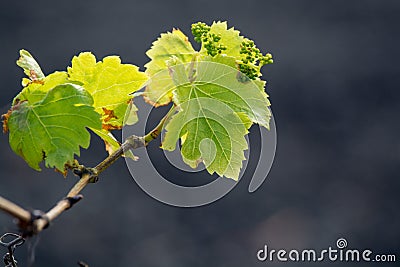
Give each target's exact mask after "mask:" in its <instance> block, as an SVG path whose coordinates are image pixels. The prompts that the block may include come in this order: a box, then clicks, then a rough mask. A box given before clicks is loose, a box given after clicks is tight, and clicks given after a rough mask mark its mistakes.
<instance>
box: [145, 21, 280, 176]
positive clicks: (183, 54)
mask: <svg viewBox="0 0 400 267" xmlns="http://www.w3.org/2000/svg"><path fill="white" fill-rule="evenodd" d="M192 34H193V36H194V40H195V41H196V42H199V43H201V47H200V51H198V52H196V51H195V50H194V49H193V47H192V45H191V44H190V43H189V41H188V38H187V37H186V36H185V35H184V34H183V33H182V32H181V31H177V30H174V31H172V33H169V32H168V33H166V34H162V35H161V37H160V38H159V39H158V40H157V41H155V42H154V43H153V46H152V48H151V49H150V50H149V51H148V52H147V55H148V56H149V58H150V61H149V62H148V63H147V64H146V65H145V66H146V73H147V74H149V76H150V80H149V82H148V84H147V85H146V90H145V92H144V98H145V100H146V101H147V102H150V103H151V104H153V105H154V106H160V105H165V104H168V103H170V102H171V101H173V103H174V104H175V106H176V107H177V113H176V114H175V115H174V116H173V117H172V118H171V119H170V120H169V121H167V123H166V134H165V136H164V140H163V143H162V148H163V149H166V150H174V149H175V148H176V143H177V141H178V140H180V141H181V145H182V149H181V153H182V157H183V160H184V161H185V162H186V163H187V164H189V165H190V166H191V167H196V166H197V164H198V163H199V162H203V163H204V164H205V166H206V169H207V170H208V172H209V173H214V172H216V173H217V174H218V175H220V176H225V177H229V178H233V179H235V180H237V179H238V176H239V172H240V169H241V166H242V161H243V160H244V150H245V149H247V143H246V141H245V135H246V134H247V130H248V129H249V128H250V127H251V125H252V124H253V123H257V124H260V125H262V126H264V127H266V128H269V121H270V117H271V114H270V111H269V109H268V107H269V106H270V102H269V100H268V95H267V94H266V93H265V92H264V87H265V84H266V83H265V81H263V80H261V79H260V78H259V77H260V76H261V72H260V69H261V67H262V66H263V65H265V64H269V63H272V56H271V55H270V54H266V55H263V54H262V53H261V52H260V50H259V49H258V48H257V47H256V46H255V44H254V42H253V41H251V40H249V39H247V38H245V37H243V36H241V35H240V32H239V31H237V30H235V29H234V28H228V25H227V23H226V22H214V23H213V24H212V25H211V26H208V25H206V24H205V23H202V22H198V23H195V24H193V25H192Z"/></svg>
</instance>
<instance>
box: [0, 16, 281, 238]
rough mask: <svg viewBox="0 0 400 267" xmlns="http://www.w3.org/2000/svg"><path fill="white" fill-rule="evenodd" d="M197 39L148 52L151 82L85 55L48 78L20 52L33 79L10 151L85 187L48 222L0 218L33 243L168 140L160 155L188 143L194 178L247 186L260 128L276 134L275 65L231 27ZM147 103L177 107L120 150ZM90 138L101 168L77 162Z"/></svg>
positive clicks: (26, 81) (46, 215) (201, 27)
mask: <svg viewBox="0 0 400 267" xmlns="http://www.w3.org/2000/svg"><path fill="white" fill-rule="evenodd" d="M191 32H192V35H193V37H194V38H193V39H194V41H195V42H198V43H200V49H199V50H198V51H196V50H195V49H194V48H193V46H192V44H191V42H190V41H189V38H188V37H187V36H186V35H185V34H184V33H183V32H182V31H180V30H179V29H173V30H172V31H171V32H167V33H163V34H161V35H160V37H159V38H158V39H157V40H156V41H154V42H153V44H152V46H151V48H150V49H149V50H148V51H147V52H146V55H147V56H148V57H149V58H150V61H149V62H148V63H147V64H146V65H145V66H144V67H145V69H146V70H145V71H144V72H142V71H140V70H139V67H137V66H135V65H131V64H123V63H121V59H120V58H119V57H118V56H107V57H105V58H103V59H102V60H99V61H98V60H97V59H96V57H95V56H94V55H93V54H92V53H90V52H82V53H80V54H79V55H78V56H75V57H73V59H72V61H71V66H69V67H67V69H66V71H55V72H53V73H51V74H48V75H45V74H44V73H43V72H42V70H41V67H40V66H39V64H38V62H37V61H36V60H35V59H34V58H33V56H32V55H31V54H30V53H29V52H28V51H26V50H21V51H20V58H19V59H18V60H17V65H18V66H19V67H21V68H22V69H23V70H24V73H25V74H26V75H27V78H23V79H22V87H23V88H22V90H21V91H20V92H19V93H18V94H17V96H16V97H15V98H14V100H13V101H12V105H11V108H10V110H9V111H8V113H7V114H4V115H3V116H2V118H3V131H4V133H9V143H10V146H11V148H12V150H13V151H14V152H15V153H16V154H17V155H19V156H21V157H22V158H23V159H24V160H25V162H26V163H27V164H28V165H29V166H30V167H31V168H33V169H35V170H37V171H40V170H41V167H40V164H41V163H43V165H44V167H47V168H54V169H55V170H57V171H58V172H60V173H63V174H64V176H65V175H66V174H67V172H68V171H69V170H72V172H73V173H74V174H76V175H78V176H79V177H80V179H79V180H78V181H77V182H76V184H75V185H74V186H73V188H72V189H71V190H70V191H69V192H68V193H67V195H66V196H65V197H64V198H63V199H61V200H60V201H59V202H57V203H56V204H55V205H54V206H53V208H51V209H50V210H49V211H47V212H42V211H39V210H34V211H28V210H26V209H24V208H22V207H20V206H18V205H17V204H15V203H13V202H11V201H9V200H7V199H5V198H3V197H0V209H1V210H3V211H5V212H6V213H8V214H10V215H12V216H13V217H15V218H17V219H18V222H19V223H18V225H19V227H20V229H21V231H22V233H23V235H24V236H30V235H34V234H38V233H40V232H41V231H42V230H43V229H45V228H46V227H47V226H48V225H49V224H50V223H51V222H52V221H53V220H54V219H56V218H57V217H58V216H60V215H61V214H62V213H63V212H64V211H66V210H68V209H69V208H71V207H72V206H73V205H74V204H75V203H76V202H78V201H80V200H81V199H82V195H80V193H81V191H82V190H83V189H84V188H85V187H86V186H87V185H88V184H90V183H95V182H97V180H98V176H99V175H100V174H101V173H102V172H103V171H104V170H106V169H107V168H108V167H110V166H111V165H112V164H113V163H114V162H115V161H116V160H118V159H119V158H120V157H122V156H124V157H126V158H131V159H133V160H136V159H137V157H136V156H135V155H134V154H133V153H132V150H134V149H136V148H140V147H145V146H147V144H148V143H149V142H151V141H152V140H154V139H156V138H157V137H158V136H159V135H160V133H161V132H162V131H164V135H163V138H161V139H162V140H161V146H160V148H161V149H164V150H168V151H173V150H175V149H177V147H178V145H177V144H178V143H180V154H181V156H182V160H183V161H184V162H185V163H186V164H187V165H189V166H190V167H191V168H196V167H197V166H198V164H200V163H202V164H204V166H205V169H206V170H207V172H208V173H209V174H214V173H215V174H217V175H218V176H220V177H225V178H229V179H233V180H235V181H238V179H239V173H240V170H241V169H242V166H243V161H244V160H245V154H244V151H245V150H246V149H248V144H247V142H246V135H247V134H248V133H249V131H250V128H251V126H252V125H253V124H259V125H260V126H263V127H265V128H266V129H269V123H270V119H271V112H270V110H269V106H270V102H269V99H268V95H267V94H266V93H265V86H266V82H265V81H264V80H262V79H261V78H260V77H261V76H262V74H261V67H262V66H264V65H267V64H271V63H273V59H272V55H271V54H270V53H266V54H263V53H261V51H260V50H259V49H258V48H257V47H256V45H255V43H254V42H253V41H252V40H250V39H248V38H246V37H243V36H241V35H240V32H239V31H237V30H236V29H234V28H233V27H232V28H228V26H227V23H226V22H220V21H218V22H214V23H212V25H207V24H205V23H202V22H198V23H194V24H192V27H191ZM141 89H144V91H143V92H138V91H139V90H141ZM139 96H143V98H144V100H145V101H146V102H147V103H149V104H150V105H152V106H153V107H154V108H157V107H159V106H165V105H169V104H171V103H172V108H171V109H170V111H169V112H168V113H167V114H166V115H165V116H164V117H163V119H161V121H160V122H159V124H158V125H157V126H156V127H155V128H154V129H153V130H151V131H150V132H148V133H147V134H145V135H143V136H136V135H132V136H129V137H127V138H126V139H125V140H124V142H123V143H122V144H121V143H120V142H119V141H118V140H117V139H116V138H115V137H114V135H113V134H112V131H114V130H121V129H122V128H123V127H125V126H129V125H134V124H135V123H136V122H137V121H138V116H137V114H136V111H137V110H138V109H137V107H136V106H135V104H134V100H135V98H136V97H139ZM90 132H92V133H94V134H96V135H98V136H99V137H100V138H101V139H102V140H103V141H104V143H105V147H106V150H107V152H108V157H107V158H105V159H104V160H103V161H102V162H100V163H99V164H98V165H97V166H95V167H86V166H84V165H80V164H79V162H78V160H77V159H76V157H79V155H80V150H81V149H82V148H83V149H87V148H88V147H89V145H90V138H91V134H90ZM139 160H140V159H139Z"/></svg>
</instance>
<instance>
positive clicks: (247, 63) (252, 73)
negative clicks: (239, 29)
mask: <svg viewBox="0 0 400 267" xmlns="http://www.w3.org/2000/svg"><path fill="white" fill-rule="evenodd" d="M240 54H241V55H242V58H241V59H240V60H237V61H236V62H237V63H238V66H239V70H240V71H241V72H242V73H244V74H246V76H247V77H249V78H250V79H252V80H254V79H256V78H258V77H260V76H261V72H260V70H261V67H262V66H264V65H266V64H272V63H273V62H274V60H273V59H272V55H271V54H270V53H267V54H265V55H263V54H262V53H261V52H260V49H258V48H257V47H256V45H255V44H254V41H252V40H249V39H247V38H245V39H244V40H243V42H242V43H241V45H240Z"/></svg>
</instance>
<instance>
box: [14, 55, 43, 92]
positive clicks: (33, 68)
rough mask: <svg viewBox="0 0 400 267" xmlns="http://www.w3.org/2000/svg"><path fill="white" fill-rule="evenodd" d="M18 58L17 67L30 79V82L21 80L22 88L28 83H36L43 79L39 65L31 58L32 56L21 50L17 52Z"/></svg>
mask: <svg viewBox="0 0 400 267" xmlns="http://www.w3.org/2000/svg"><path fill="white" fill-rule="evenodd" d="M19 54H20V57H19V59H18V60H17V65H18V66H20V67H21V68H22V69H23V70H24V73H25V74H26V76H28V77H29V78H30V80H27V79H26V80H23V81H22V84H23V86H25V85H27V84H28V83H30V82H38V81H40V80H41V79H43V78H44V74H43V72H42V69H41V68H40V66H39V64H38V63H37V62H36V60H35V59H34V58H33V56H32V55H31V54H30V53H29V52H28V51H26V50H24V49H21V50H20V51H19Z"/></svg>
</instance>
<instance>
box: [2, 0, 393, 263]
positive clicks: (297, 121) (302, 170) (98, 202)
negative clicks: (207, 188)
mask: <svg viewBox="0 0 400 267" xmlns="http://www.w3.org/2000/svg"><path fill="white" fill-rule="evenodd" d="M399 13H400V3H399V1H396V0H385V1H378V0H375V1H366V0H364V1H355V0H353V1H342V0H335V1H309V0H307V1H305V0H302V1H287V0H283V1H253V0H247V1H240V2H237V1H226V2H223V1H219V0H215V1H207V2H206V1H202V0H198V1H153V0H148V1H143V2H137V1H136V2H135V1H128V0H126V1H104V0H97V1H57V2H56V1H2V2H1V4H0V36H1V37H0V38H1V41H0V58H1V60H0V75H1V90H0V107H2V110H1V111H2V113H4V112H6V111H7V109H8V108H9V103H10V102H11V100H12V98H13V97H14V96H15V95H16V94H17V93H18V91H19V90H20V88H21V87H20V79H21V78H22V76H23V73H22V71H21V70H20V69H19V68H17V67H16V66H15V60H16V59H17V57H18V54H17V53H18V50H19V49H21V48H26V49H28V50H29V51H31V52H32V53H33V54H34V56H35V57H36V58H37V59H38V60H39V62H40V64H41V65H42V68H43V70H44V72H45V73H50V72H52V71H54V70H63V69H65V67H66V66H68V65H69V64H70V60H71V58H72V56H73V55H75V54H77V53H79V52H80V51H87V50H90V51H92V52H94V53H95V54H96V55H97V56H98V58H102V57H104V56H106V55H110V54H118V55H120V56H121V57H122V59H123V61H124V62H129V63H134V64H136V65H138V66H143V65H144V64H145V63H146V62H147V61H148V59H147V58H146V56H145V54H144V52H145V51H146V50H147V49H148V48H149V47H150V44H151V42H152V41H154V40H155V39H156V38H157V36H158V35H159V33H161V32H165V31H167V30H170V29H171V28H172V27H179V28H181V29H182V30H183V31H184V32H186V33H189V31H190V24H191V23H193V22H196V21H199V20H201V21H205V22H207V23H210V22H212V21H213V20H228V21H229V24H230V25H232V26H235V27H236V28H238V29H239V30H241V31H242V33H243V34H244V35H246V36H248V37H250V38H252V39H254V40H255V41H256V43H257V45H258V46H259V47H260V48H261V49H262V50H263V51H271V52H272V53H273V55H274V58H275V62H276V63H275V64H273V65H271V66H267V67H265V68H264V78H265V79H267V80H268V82H269V84H268V87H267V91H268V93H269V94H270V96H271V101H272V105H273V106H272V107H273V112H274V115H275V119H276V123H277V127H278V147H277V153H276V159H275V162H274V165H273V168H272V170H271V173H270V175H269V177H268V179H267V181H266V182H265V183H264V184H263V185H262V187H261V188H260V189H259V190H258V191H256V192H255V193H253V194H248V193H247V186H248V182H249V179H250V176H251V166H252V165H251V164H250V167H249V172H248V174H247V175H246V176H245V177H244V180H243V181H242V182H241V183H240V184H239V185H238V186H237V187H236V188H235V189H234V190H233V191H232V192H231V193H230V194H228V195H227V196H226V197H224V198H223V199H222V200H220V201H218V202H216V203H213V204H212V205H208V206H205V207H201V208H194V209H183V208H174V207H170V206H167V205H164V204H161V203H159V202H157V201H155V200H153V199H152V198H150V197H149V196H147V195H146V194H145V193H144V192H142V191H141V190H140V188H138V186H137V185H136V184H135V183H134V181H133V179H132V178H131V176H130V175H129V172H128V170H127V168H126V166H125V163H124V161H120V162H118V163H117V164H115V166H113V167H112V168H110V169H109V170H107V171H106V172H105V173H104V175H102V176H101V180H100V182H99V183H98V184H96V185H91V186H89V187H88V188H87V189H85V191H84V192H83V194H84V195H85V199H84V200H83V201H82V202H80V203H79V204H77V206H76V207H74V208H73V209H72V210H70V211H68V212H67V213H65V214H63V215H62V217H61V218H59V219H58V220H56V221H55V222H54V224H53V225H52V227H50V228H49V229H48V230H46V231H45V232H43V233H42V234H41V235H40V240H39V242H38V246H37V247H36V250H35V255H36V261H35V264H34V266H76V263H75V262H76V261H77V260H85V261H87V262H88V263H89V264H90V266H175V267H177V266H192V267H195V266H230V267H232V266H267V265H268V266H275V264H276V265H279V266H308V265H313V264H310V263H301V264H299V263H297V264H290V263H282V264H277V263H276V262H275V263H259V262H257V260H256V257H255V253H256V251H257V250H258V249H259V248H261V247H262V246H263V245H264V244H268V245H269V246H270V247H273V248H285V249H287V250H290V249H292V248H298V249H304V248H315V249H323V248H327V247H328V246H334V245H335V242H336V240H337V239H338V238H339V237H345V238H346V239H347V240H348V242H349V246H350V247H352V248H360V249H365V248H370V249H372V250H373V251H374V252H375V253H397V257H400V254H399V247H400V243H399V242H400V241H399V240H400V231H399V225H400V224H399V222H400V218H399V213H398V203H399V194H398V189H399V185H400V182H399V174H398V173H399V172H398V166H399V152H400V142H399V141H398V138H397V136H398V133H399V124H398V121H399V120H398V116H399V114H400V105H399V104H398V103H399V96H400V93H399V88H398V85H399V84H400V75H399V67H398V66H399V59H400V58H399V47H400V39H399V30H398V25H399V23H400V19H399ZM162 113H163V111H160V114H159V115H157V114H154V116H152V120H151V121H150V122H149V123H150V126H151V125H152V123H155V121H156V120H157V118H159V116H162ZM150 126H149V127H150ZM253 131H256V129H255V130H253ZM0 138H1V140H0V153H1V154H0V157H1V160H0V173H1V179H0V195H2V196H5V197H7V198H9V199H12V200H14V201H15V202H17V203H19V204H21V205H22V206H24V207H27V208H29V207H31V208H40V209H43V210H47V209H48V208H50V207H51V205H52V204H53V203H55V202H56V201H57V200H58V199H59V198H60V197H62V196H63V194H64V193H65V192H66V191H67V190H68V189H69V187H70V186H71V185H72V184H73V183H74V182H75V180H76V178H75V177H73V176H68V177H67V179H64V178H62V177H61V176H60V175H59V174H56V173H54V172H53V171H52V170H44V171H42V172H41V173H38V172H36V171H34V170H32V169H30V168H29V167H28V166H27V165H26V163H25V162H24V161H23V160H22V159H21V158H19V157H18V156H16V155H15V154H14V153H13V152H12V151H11V149H10V148H9V145H8V136H7V135H1V136H0ZM158 145H159V144H158V143H157V142H156V143H154V144H152V145H151V146H150V147H149V150H150V153H151V154H152V155H153V157H154V159H155V160H156V161H157V164H158V166H159V168H160V169H162V170H163V173H166V174H168V175H169V176H170V177H171V179H177V180H181V181H182V183H190V182H187V181H190V180H192V176H191V175H190V174H182V173H179V174H180V175H179V176H176V175H177V173H178V172H175V170H174V169H173V168H172V167H170V166H169V165H168V163H166V162H165V161H164V160H163V159H162V158H161V157H162V156H161V153H159V149H158ZM252 146H253V147H254V149H253V151H256V150H257V149H256V148H257V139H256V138H254V140H253V143H252ZM253 147H252V148H253ZM105 156H106V153H105V152H104V150H103V144H102V143H101V141H100V140H98V138H96V137H94V138H93V144H92V146H91V148H90V151H82V159H81V161H82V162H85V163H86V164H87V165H94V164H95V163H97V162H98V161H100V160H101V159H102V158H104V157H105ZM256 158H257V153H255V155H252V156H251V158H250V161H251V162H252V159H256ZM253 161H254V160H253ZM251 162H250V163H251ZM201 179H204V181H208V180H209V179H210V178H209V177H208V176H207V175H201V174H198V175H194V176H193V180H192V181H195V182H194V183H198V182H199V181H202V180H201ZM13 229H15V227H14V226H13V223H12V220H11V218H10V217H9V216H7V215H5V214H2V213H0V232H5V231H8V230H13ZM31 244H33V243H32V242H31ZM26 247H27V246H24V248H21V249H18V251H17V256H18V257H19V259H20V262H21V266H25V265H26V257H27V252H26ZM2 251H3V252H4V250H2ZM318 265H319V266H322V264H318ZM331 265H332V263H326V266H331ZM333 265H335V266H336V265H338V266H344V265H346V266H351V265H354V264H353V263H350V264H344V263H336V264H333ZM385 266H395V265H394V264H392V265H390V264H389V263H387V264H385Z"/></svg>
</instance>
